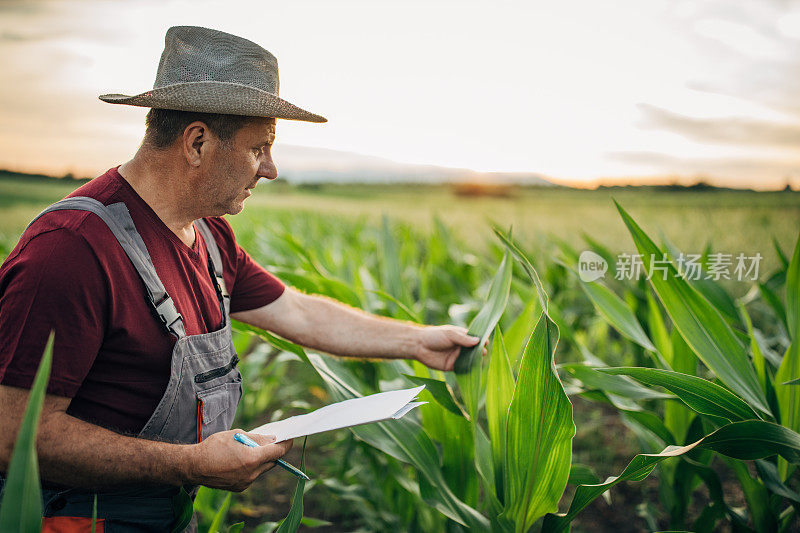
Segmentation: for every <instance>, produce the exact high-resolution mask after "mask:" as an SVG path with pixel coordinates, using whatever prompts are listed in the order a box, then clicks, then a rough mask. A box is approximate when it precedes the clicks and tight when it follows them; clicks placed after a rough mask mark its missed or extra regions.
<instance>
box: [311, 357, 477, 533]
mask: <svg viewBox="0 0 800 533" xmlns="http://www.w3.org/2000/svg"><path fill="white" fill-rule="evenodd" d="M301 350H302V349H301ZM305 360H307V361H308V362H309V364H310V365H311V366H312V367H313V368H314V369H315V370H316V371H317V373H318V374H319V375H320V377H322V379H323V380H324V381H325V384H326V386H327V388H328V391H329V392H330V394H331V397H332V399H333V400H335V401H343V400H349V399H351V398H357V397H360V396H361V394H359V393H358V391H357V390H356V389H355V388H354V387H353V386H352V385H350V383H354V382H356V379H355V378H353V377H352V376H351V375H350V374H349V372H348V371H347V370H346V369H345V368H344V367H343V365H342V364H341V363H340V362H339V361H334V360H328V361H326V360H324V359H323V358H322V357H321V356H319V355H317V354H306V355H305ZM350 431H352V432H353V434H354V435H355V436H356V437H358V438H359V439H361V440H363V441H364V442H366V443H368V444H370V445H371V446H374V447H375V448H377V449H379V450H382V451H383V452H384V453H387V454H389V455H391V456H392V457H394V458H395V459H397V460H399V461H402V462H405V463H409V464H411V465H413V466H414V468H416V469H417V471H418V472H419V475H420V476H422V477H424V478H425V479H426V480H427V483H428V484H429V485H430V486H431V487H433V488H434V489H435V493H434V494H433V496H435V501H430V502H429V503H430V504H431V505H433V506H434V507H435V508H436V509H437V510H439V512H441V513H442V514H444V515H445V516H447V517H448V518H450V519H452V520H454V521H456V522H458V523H460V524H462V525H465V526H468V527H471V528H474V529H477V530H485V529H486V528H487V527H488V525H489V522H488V520H487V519H486V517H484V516H483V515H481V514H480V513H479V512H478V511H476V510H475V509H473V508H472V507H470V506H468V505H467V504H465V503H464V502H463V501H461V500H459V499H458V498H457V497H456V496H455V495H454V494H453V492H452V490H451V489H450V488H449V486H448V485H447V482H446V480H445V479H444V477H443V475H442V471H441V460H440V458H439V453H438V451H437V450H436V446H435V445H434V444H433V441H431V439H430V437H429V436H428V435H427V434H426V433H425V431H423V429H422V428H421V427H420V425H419V424H418V423H417V422H415V421H414V420H413V418H412V417H410V416H406V417H403V418H400V419H398V420H390V421H386V422H377V423H374V424H364V425H361V426H355V427H351V428H350Z"/></svg>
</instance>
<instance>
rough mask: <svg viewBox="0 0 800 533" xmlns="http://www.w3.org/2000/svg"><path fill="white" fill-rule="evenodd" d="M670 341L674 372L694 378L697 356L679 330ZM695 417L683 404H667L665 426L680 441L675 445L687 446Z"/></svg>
mask: <svg viewBox="0 0 800 533" xmlns="http://www.w3.org/2000/svg"><path fill="white" fill-rule="evenodd" d="M669 341H670V352H671V353H672V355H671V359H670V365H671V366H672V370H674V371H675V372H680V373H682V374H689V375H690V376H694V375H695V374H696V373H697V356H696V355H694V353H693V352H692V349H691V348H689V346H688V345H687V344H686V341H684V340H683V337H681V335H680V333H679V332H678V330H676V329H673V330H672V331H671V332H670V334H669ZM695 416H696V415H695V413H694V412H693V411H692V410H691V409H687V408H686V405H685V404H683V403H682V402H667V403H666V404H665V405H664V425H666V426H667V428H669V430H670V431H671V432H672V434H673V435H675V438H676V439H678V440H677V441H676V442H675V444H686V442H687V441H686V433H687V431H688V430H689V427H690V425H691V423H692V419H693V418H695Z"/></svg>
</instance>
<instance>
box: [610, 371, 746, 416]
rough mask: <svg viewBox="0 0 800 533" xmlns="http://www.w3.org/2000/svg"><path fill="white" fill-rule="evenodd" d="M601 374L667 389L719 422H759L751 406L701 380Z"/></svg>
mask: <svg viewBox="0 0 800 533" xmlns="http://www.w3.org/2000/svg"><path fill="white" fill-rule="evenodd" d="M597 371H598V372H604V373H607V374H614V375H620V374H622V375H626V376H630V377H632V378H633V379H635V380H637V381H640V382H641V383H644V384H645V385H649V386H656V387H664V388H665V389H667V390H669V391H670V392H672V393H674V394H675V395H676V396H677V397H678V398H680V399H681V401H682V402H683V403H685V404H686V405H687V406H689V407H690V408H692V409H693V410H695V411H697V412H698V413H700V414H703V415H707V416H710V417H712V418H715V419H717V420H719V419H723V420H726V421H729V422H737V421H739V420H751V419H758V418H759V417H758V415H757V414H756V413H755V412H754V411H753V409H751V408H750V406H748V405H747V404H746V403H745V402H744V401H743V400H742V399H741V398H739V397H737V396H736V395H735V394H733V393H732V392H731V391H729V390H727V389H726V388H724V387H721V386H719V385H717V384H716V383H712V382H711V381H707V380H705V379H703V378H699V377H697V376H690V375H688V374H681V373H680V372H674V371H672V370H661V369H658V368H641V367H619V368H598V369H597Z"/></svg>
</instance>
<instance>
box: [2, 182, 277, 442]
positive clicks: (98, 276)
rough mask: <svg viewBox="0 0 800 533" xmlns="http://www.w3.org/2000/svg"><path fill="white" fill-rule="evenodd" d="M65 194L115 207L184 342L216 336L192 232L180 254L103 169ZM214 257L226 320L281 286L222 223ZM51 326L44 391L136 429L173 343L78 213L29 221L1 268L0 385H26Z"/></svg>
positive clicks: (73, 410) (212, 298)
mask: <svg viewBox="0 0 800 533" xmlns="http://www.w3.org/2000/svg"><path fill="white" fill-rule="evenodd" d="M70 196H88V197H90V198H95V199H97V200H99V201H100V202H102V203H103V204H105V205H109V204H112V203H116V202H124V203H125V205H126V206H127V207H128V210H129V211H130V214H131V218H132V219H133V222H134V224H135V226H136V229H137V231H138V232H139V233H140V234H141V236H142V239H143V240H144V242H145V244H146V246H147V250H148V252H149V253H150V257H151V258H152V260H153V263H154V265H155V269H156V272H157V274H158V277H159V278H161V282H162V283H163V284H164V287H165V288H166V290H167V293H168V294H169V295H170V296H171V297H172V299H173V300H174V301H175V305H176V307H177V309H178V312H180V313H181V315H183V321H184V326H185V328H186V334H187V335H196V334H200V333H207V332H209V331H214V330H216V329H219V327H220V325H221V322H222V316H221V313H220V308H219V302H218V300H217V296H216V293H215V291H214V286H213V284H212V281H211V277H210V275H209V272H208V256H207V254H206V244H205V242H204V241H203V237H202V235H201V234H200V232H199V231H196V235H197V238H196V240H195V243H194V246H193V247H192V248H189V247H188V246H186V245H185V244H184V243H183V242H182V241H181V240H180V239H179V238H178V237H177V235H175V234H174V233H173V232H172V231H171V230H170V229H169V228H167V226H166V225H165V224H164V222H162V221H161V219H160V218H158V216H157V215H156V213H155V212H154V211H153V210H152V209H151V208H150V206H149V205H148V204H147V203H146V202H145V201H144V200H142V198H141V197H140V196H139V195H138V194H137V193H136V191H134V190H133V188H132V187H131V186H130V184H129V183H128V182H127V181H125V179H124V178H123V177H122V176H120V174H119V172H117V169H116V168H114V169H111V170H109V171H108V172H106V173H105V174H103V175H102V176H100V177H98V178H95V179H93V180H92V181H90V182H89V183H87V184H86V185H83V186H82V187H80V188H79V189H77V190H76V191H75V192H73V193H72V194H71V195H70ZM205 220H206V222H207V223H208V226H209V228H210V229H211V233H212V234H213V235H214V240H215V241H216V243H217V246H218V247H219V249H220V253H221V255H222V264H223V270H224V278H225V283H226V285H227V288H228V291H229V292H230V294H231V312H236V311H245V310H248V309H255V308H258V307H262V306H264V305H267V304H268V303H270V302H272V301H274V300H275V299H277V298H278V297H279V296H280V295H281V294H282V293H283V290H284V285H283V284H282V283H281V282H280V281H279V280H278V279H277V278H275V277H274V276H272V275H271V274H270V273H268V272H267V271H266V270H264V269H263V268H262V267H261V266H259V265H258V264H257V263H256V262H254V261H253V260H252V258H251V257H250V256H249V255H248V254H247V253H246V252H245V251H244V250H243V249H242V248H241V247H239V245H238V244H237V243H236V241H235V239H234V235H233V230H232V229H231V227H230V225H229V224H228V222H227V221H226V220H225V219H224V218H218V217H212V218H206V219H205ZM50 330H55V332H56V333H55V347H54V351H53V367H52V373H51V376H50V383H49V386H48V392H49V393H51V394H56V395H60V396H66V397H69V398H72V401H71V403H70V405H69V409H68V410H67V412H68V413H69V414H71V415H73V416H75V417H78V418H81V419H84V420H87V421H89V422H92V423H95V424H98V425H101V426H104V427H107V428H111V429H114V430H117V431H121V432H125V433H138V432H139V431H141V429H142V428H143V427H144V425H145V423H146V422H147V420H148V419H149V418H150V415H151V414H152V412H153V410H154V409H155V407H156V405H157V404H158V402H159V400H160V399H161V397H162V395H163V394H164V391H165V390H166V386H167V382H168V380H169V375H170V358H171V355H172V348H173V345H174V343H175V339H174V337H172V336H171V335H170V334H168V333H167V332H166V330H165V329H164V327H163V326H162V325H161V323H160V322H159V321H158V319H157V318H156V316H155V315H154V314H153V312H152V311H151V308H150V306H149V304H148V302H147V297H146V293H145V289H144V284H143V283H142V281H141V278H140V277H139V274H138V273H137V272H136V270H135V269H134V268H133V265H132V264H131V262H130V260H129V259H128V256H127V255H125V252H124V251H123V249H122V246H120V245H119V243H118V242H117V239H116V238H115V237H114V235H113V234H112V233H111V230H110V229H108V226H106V224H105V223H104V222H103V221H102V220H101V219H100V218H99V217H98V216H97V215H94V214H92V213H88V212H86V211H73V210H70V211H55V212H52V213H48V214H46V215H44V216H43V217H41V218H39V219H38V220H37V221H36V222H34V223H33V224H32V225H31V226H30V227H29V228H28V229H27V230H26V231H25V233H23V235H22V237H21V238H20V240H19V243H17V246H16V247H15V248H14V249H13V250H12V251H11V254H10V255H9V256H8V258H7V259H6V260H5V262H4V263H3V265H2V267H0V383H2V384H4V385H11V386H14V387H24V388H30V387H31V384H32V383H33V377H34V374H35V372H36V369H37V367H38V365H39V361H40V360H41V356H42V351H43V350H44V346H45V343H46V341H47V337H48V335H49V333H50Z"/></svg>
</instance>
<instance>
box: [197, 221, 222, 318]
mask: <svg viewBox="0 0 800 533" xmlns="http://www.w3.org/2000/svg"><path fill="white" fill-rule="evenodd" d="M194 222H195V224H196V225H197V229H198V230H200V234H201V235H202V236H203V240H204V241H205V243H206V249H207V250H208V258H209V261H208V264H209V269H208V271H209V274H211V279H212V281H213V282H214V288H215V289H216V291H217V297H218V298H219V300H220V305H223V306H224V311H225V312H230V299H231V296H230V294H229V293H228V289H227V287H226V286H225V278H223V277H222V256H221V255H220V253H219V246H217V241H215V240H214V236H213V235H212V234H211V230H210V229H209V227H208V224H207V223H206V221H205V220H203V219H202V218H200V219H197V220H195V221H194Z"/></svg>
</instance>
